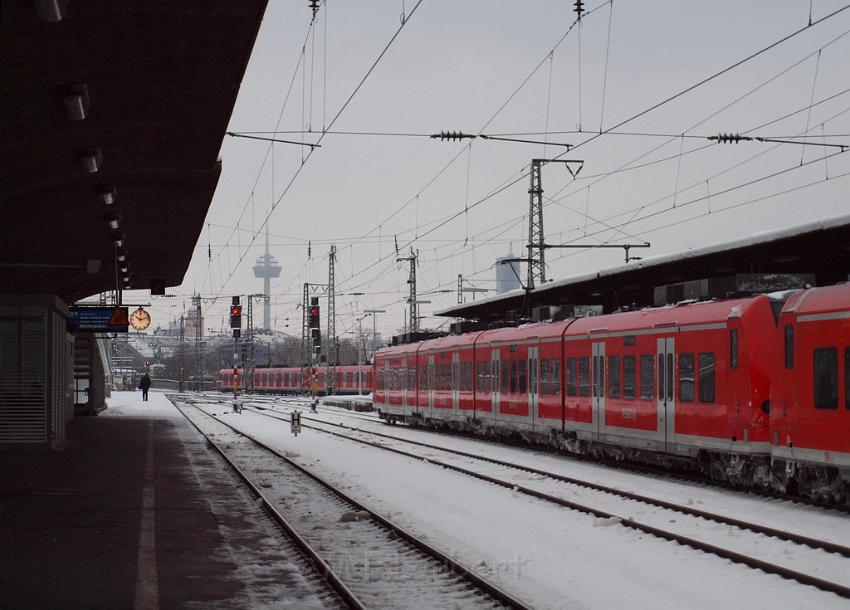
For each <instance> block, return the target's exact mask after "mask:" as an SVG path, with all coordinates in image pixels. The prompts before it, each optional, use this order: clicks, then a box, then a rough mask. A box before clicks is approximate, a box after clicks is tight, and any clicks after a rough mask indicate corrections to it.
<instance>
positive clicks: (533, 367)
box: [528, 346, 540, 430]
mask: <svg viewBox="0 0 850 610" xmlns="http://www.w3.org/2000/svg"><path fill="white" fill-rule="evenodd" d="M539 349H540V348H539V347H536V346H534V347H529V348H528V420H529V423H530V424H531V429H532V430H533V429H534V425H535V423H536V422H537V406H538V403H539V399H538V393H537V392H538V387H537V371H538V368H537V367H538V362H539V358H538V351H539Z"/></svg>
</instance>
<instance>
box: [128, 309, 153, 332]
mask: <svg viewBox="0 0 850 610" xmlns="http://www.w3.org/2000/svg"><path fill="white" fill-rule="evenodd" d="M150 325H151V315H150V314H149V313H148V312H146V311H145V310H144V309H142V308H141V307H139V308H138V309H137V310H136V311H134V312H133V313H132V314H131V315H130V326H132V327H133V328H135V329H136V330H145V329H146V328H147V327H148V326H150Z"/></svg>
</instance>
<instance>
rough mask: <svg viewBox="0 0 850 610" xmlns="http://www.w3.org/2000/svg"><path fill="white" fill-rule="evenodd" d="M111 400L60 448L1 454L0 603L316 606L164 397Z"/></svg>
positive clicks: (273, 538)
mask: <svg viewBox="0 0 850 610" xmlns="http://www.w3.org/2000/svg"><path fill="white" fill-rule="evenodd" d="M109 404H110V408H109V409H107V410H106V411H104V412H103V413H101V415H99V416H97V417H83V418H77V419H75V420H74V421H72V422H70V423H69V426H68V439H69V440H68V443H67V444H66V446H65V447H64V448H63V449H61V450H59V451H53V452H48V451H16V452H0V607H2V608H15V609H19V608H110V609H114V608H145V609H148V608H192V607H195V608H210V607H213V608H264V607H269V608H271V607H276V608H280V607H287V608H290V607H299V608H300V607H322V606H324V605H325V602H323V595H322V588H321V587H320V586H319V587H317V586H316V584H315V582H314V581H311V580H310V576H309V569H305V566H304V562H303V560H302V559H301V558H300V557H295V556H292V557H290V556H287V554H286V552H285V551H283V550H282V549H283V548H285V547H283V546H282V545H281V540H282V535H281V533H280V532H279V530H278V529H277V527H276V526H275V525H274V524H273V522H272V521H271V520H270V519H269V518H268V516H267V515H266V513H265V512H264V511H263V510H262V509H261V508H260V507H259V506H258V505H257V503H256V502H255V500H254V498H253V497H252V496H251V494H250V493H249V492H248V491H247V490H245V489H244V488H243V487H242V484H241V483H240V482H239V481H238V479H237V478H236V477H235V475H233V474H232V472H231V471H230V470H229V468H228V467H227V466H226V465H225V464H224V462H223V460H221V458H219V457H218V456H217V455H216V454H215V453H214V452H213V451H212V450H211V449H210V448H209V447H207V445H206V442H205V441H204V440H203V439H202V438H201V437H200V436H199V435H198V434H197V432H196V431H195V430H194V429H193V428H191V426H190V425H189V424H188V422H187V421H186V420H185V419H184V418H183V417H182V415H180V414H179V412H178V411H177V410H176V408H175V407H174V406H173V405H172V404H171V403H170V402H169V401H168V399H167V398H166V397H165V395H164V394H163V393H159V392H155V391H151V393H150V401H148V402H144V403H143V402H141V393H140V392H125V393H123V392H119V393H116V394H113V397H112V398H111V399H109ZM305 572H306V573H307V574H308V576H307V577H306V578H305V577H304V576H303V574H304V573H305ZM317 591H318V593H317Z"/></svg>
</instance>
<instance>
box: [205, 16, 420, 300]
mask: <svg viewBox="0 0 850 610" xmlns="http://www.w3.org/2000/svg"><path fill="white" fill-rule="evenodd" d="M422 2H423V0H418V1H417V2H416V4H415V5H414V6H413V8H412V9H411V11H410V14H409V15H407V18H406V19H405V20H404V22H403V23H402V24H401V25H400V26H399V27H398V28H397V29H396V30H395V33H394V34H393V35H392V37H391V38H390V40H389V42H387V44H386V45H385V46H384V48H383V49H382V50H381V52H380V53H379V54H378V56H377V57H376V58H375V60H374V61H373V62H372V64H371V65H370V66H369V69H368V70H367V71H366V73H365V74H364V75H363V77H362V78H361V79H360V80H359V81H358V83H357V85H356V86H355V87H354V90H353V91H352V92H351V94H350V95H349V96H348V97H347V98H346V100H345V102H343V104H342V106H341V107H340V108H339V110H337V112H336V114H334V116H333V118H332V119H331V121H330V122H329V123H328V129H331V128H332V127H333V125H334V123H336V121H337V120H338V119H339V117H340V116H342V113H343V112H345V109H346V108H348V106H349V104H351V101H352V100H353V99H354V97H355V96H356V95H357V93H358V92H359V91H360V89H361V88H362V87H363V85H364V83H365V82H366V80H367V79H368V78H369V76H370V75H371V74H372V72H374V70H375V68H376V67H377V66H378V64H379V63H380V61H381V59H382V58H383V57H384V55H386V53H387V51H389V49H390V47H391V46H392V44H393V42H395V40H396V39H397V38H398V36H399V34H401V31H402V30H403V29H404V27H405V25H406V24H407V23H408V22H409V21H410V18H411V17H413V15H414V14H415V13H416V11H417V10H418V9H419V6H420V5H421V4H422ZM311 27H312V26H311ZM302 66H303V62H302ZM302 72H303V67H302ZM302 118H303V111H302ZM324 137H325V133H324V132H323V133H322V134H321V135H320V136H319V139H318V140H317V141H316V144H320V143H321V141H322V140H323V139H324ZM314 151H315V147H311V148H310V150H309V152H308V153H307V155H306V156H305V157H303V158H302V161H301V165H300V166H299V167H298V168H297V169H296V170H295V172H294V174H293V175H292V177H291V178H290V180H289V182H288V183H287V185H286V186H285V187H284V189H283V192H282V193H281V194H280V196H279V197H278V198H277V199H276V200H275V202H274V203H273V204H272V207H271V209H270V210H269V212H268V214H267V215H266V217H265V219H264V220H263V222H262V224H261V225H260V229H259V230H260V231H262V230H263V229H264V228H265V226H266V223H268V221H269V218H270V217H271V215H272V214H273V213H274V211H275V210H276V209H277V206H278V205H279V204H280V202H281V201H282V200H283V198H284V197H285V196H286V195H287V194H288V193H289V190H290V189H291V187H292V185H293V184H294V183H295V181H296V180H297V178H298V176H299V175H300V174H301V171H302V169H303V168H304V165H305V164H306V162H307V161H308V160H309V159H310V157H312V155H313V152H314ZM256 238H257V233H255V234H254V235H253V237H252V238H251V242H252V243H253V241H254V240H255V239H256ZM245 254H247V250H246V251H245V253H243V254H242V255H241V256H240V257H239V260H238V261H237V263H236V267H238V266H239V265H240V264H241V263H242V261H243V260H244V258H245ZM232 277H233V272H232V271H231V273H230V274H229V275H228V277H227V279H226V280H225V282H224V283H223V284H222V286H221V287H220V289H219V294H220V293H221V292H223V291H224V288H225V287H226V285H227V283H228V282H229V281H230V279H231V278H232Z"/></svg>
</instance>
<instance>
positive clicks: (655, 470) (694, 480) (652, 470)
mask: <svg viewBox="0 0 850 610" xmlns="http://www.w3.org/2000/svg"><path fill="white" fill-rule="evenodd" d="M281 398H283V399H284V400H286V401H287V403H296V404H299V405H304V406H309V405H310V401H309V400H302V399H299V398H298V397H297V396H277V397H272V396H265V395H257V396H252V397H251V401H252V402H266V403H269V404H276V401H279V400H280V399H281ZM323 410H325V411H327V412H330V413H333V414H334V415H336V416H339V417H345V418H347V419H358V420H361V421H368V422H374V421H376V420H377V418H372V417H365V416H362V415H358V414H356V413H351V412H349V411H346V410H345V409H342V408H338V407H328V406H324V407H323ZM410 427H411V428H415V429H418V430H422V431H425V432H435V430H434V429H431V428H428V427H424V426H415V425H412V424H411V425H410ZM439 434H448V435H452V436H459V437H461V438H474V439H477V440H481V439H482V437H480V436H477V435H475V434H471V433H468V432H464V431H458V430H445V429H442V430H440V431H439ZM485 440H493V439H485ZM494 442H498V443H500V444H503V445H505V446H508V447H520V448H529V447H531V448H533V449H534V450H535V451H540V452H545V453H551V454H552V455H558V456H561V457H564V458H569V459H573V460H577V461H580V462H584V463H587V464H594V465H602V466H607V467H609V468H614V469H616V470H622V471H625V472H631V473H635V474H640V475H644V476H652V477H658V478H661V479H666V480H673V481H682V482H685V483H689V484H693V485H703V486H708V487H716V488H718V489H726V490H729V491H733V492H742V491H744V492H746V493H753V494H757V495H760V496H763V497H765V498H774V499H777V500H783V501H786V502H793V503H794V504H799V505H801V506H816V507H818V508H819V509H821V510H827V511H834V512H836V513H841V514H850V506H848V507H845V506H837V505H834V504H824V503H821V502H817V501H814V500H812V499H811V498H807V497H805V496H801V495H798V494H791V493H785V494H783V493H779V492H777V491H774V490H770V489H750V488H747V489H743V488H742V487H740V486H736V485H734V484H732V483H729V482H726V481H720V480H714V479H709V478H707V477H705V476H702V475H699V474H693V473H691V472H688V471H685V470H681V469H676V470H670V469H665V468H660V467H654V466H652V465H650V464H644V463H639V462H630V461H618V460H612V459H609V458H605V457H599V456H592V457H591V456H587V455H581V454H577V453H567V452H564V451H560V450H558V449H555V448H553V447H550V446H547V445H533V446H531V445H529V444H527V443H525V442H523V441H512V440H511V439H510V438H500V439H498V440H495V441H494Z"/></svg>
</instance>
